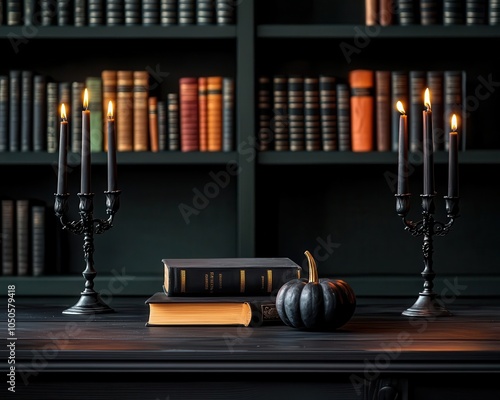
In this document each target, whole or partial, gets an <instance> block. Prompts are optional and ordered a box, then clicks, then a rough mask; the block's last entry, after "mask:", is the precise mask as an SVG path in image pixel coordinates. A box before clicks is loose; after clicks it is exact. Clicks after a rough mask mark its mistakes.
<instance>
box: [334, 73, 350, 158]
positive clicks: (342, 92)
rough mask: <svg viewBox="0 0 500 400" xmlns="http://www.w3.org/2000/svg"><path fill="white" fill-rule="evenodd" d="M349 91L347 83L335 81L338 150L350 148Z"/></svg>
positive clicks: (348, 149)
mask: <svg viewBox="0 0 500 400" xmlns="http://www.w3.org/2000/svg"><path fill="white" fill-rule="evenodd" d="M350 97H351V95H350V92H349V85H348V84H347V83H337V124H338V125H337V131H338V139H339V142H338V147H339V151H350V150H351V110H350V108H351V107H350V104H351V100H350Z"/></svg>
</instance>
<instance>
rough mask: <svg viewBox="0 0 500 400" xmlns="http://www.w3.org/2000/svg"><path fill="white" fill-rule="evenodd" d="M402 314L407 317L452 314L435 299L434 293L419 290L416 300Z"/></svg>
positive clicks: (445, 315) (447, 315)
mask: <svg viewBox="0 0 500 400" xmlns="http://www.w3.org/2000/svg"><path fill="white" fill-rule="evenodd" d="M402 315H404V316H407V317H449V316H451V315H452V314H451V312H449V311H448V310H447V309H446V308H445V307H443V305H442V304H440V303H439V302H438V301H437V299H436V294H434V293H431V294H428V293H422V292H421V293H420V295H419V296H418V299H417V301H415V303H414V304H413V305H412V306H411V307H410V308H408V309H406V310H405V311H403V313H402Z"/></svg>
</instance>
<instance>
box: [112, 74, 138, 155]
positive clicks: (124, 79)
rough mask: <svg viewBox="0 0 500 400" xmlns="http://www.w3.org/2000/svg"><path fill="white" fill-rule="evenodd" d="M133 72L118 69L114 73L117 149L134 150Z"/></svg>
mask: <svg viewBox="0 0 500 400" xmlns="http://www.w3.org/2000/svg"><path fill="white" fill-rule="evenodd" d="M133 87H134V74H133V71H126V70H119V71H117V73H116V118H115V124H116V132H117V150H118V151H133V150H134V125H133V104H134V95H133V91H132V90H133Z"/></svg>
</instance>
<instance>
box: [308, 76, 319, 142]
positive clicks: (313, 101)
mask: <svg viewBox="0 0 500 400" xmlns="http://www.w3.org/2000/svg"><path fill="white" fill-rule="evenodd" d="M319 107H320V106H319V80H318V77H316V76H306V77H305V79H304V122H305V127H304V128H305V129H304V131H305V139H306V143H305V144H306V147H305V149H306V150H307V151H319V150H321V128H320V126H321V125H320V111H319Z"/></svg>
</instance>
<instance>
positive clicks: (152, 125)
mask: <svg viewBox="0 0 500 400" xmlns="http://www.w3.org/2000/svg"><path fill="white" fill-rule="evenodd" d="M148 120H149V143H150V151H152V152H154V153H156V152H158V151H159V143H158V98H157V97H156V96H150V97H149V99H148Z"/></svg>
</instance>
